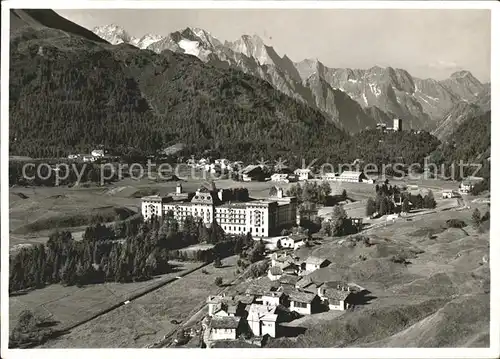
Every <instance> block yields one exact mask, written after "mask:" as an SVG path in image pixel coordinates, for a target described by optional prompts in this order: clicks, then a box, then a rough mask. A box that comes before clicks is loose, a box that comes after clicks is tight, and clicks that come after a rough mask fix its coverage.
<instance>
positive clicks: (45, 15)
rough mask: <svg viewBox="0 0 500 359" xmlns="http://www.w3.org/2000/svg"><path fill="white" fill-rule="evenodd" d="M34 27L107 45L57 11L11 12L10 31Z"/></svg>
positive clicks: (18, 10)
mask: <svg viewBox="0 0 500 359" xmlns="http://www.w3.org/2000/svg"><path fill="white" fill-rule="evenodd" d="M25 26H28V27H33V28H36V29H43V28H46V27H48V28H52V29H58V30H62V31H65V32H68V33H70V34H73V35H78V36H82V37H84V38H86V39H89V40H92V41H97V42H101V43H106V41H105V40H103V39H102V38H101V37H99V36H97V35H96V34H94V33H93V32H92V31H90V30H87V29H85V28H84V27H82V26H79V25H77V24H75V23H73V22H71V21H69V20H67V19H65V18H64V17H62V16H59V15H58V14H57V13H56V12H55V11H52V10H48V9H13V10H11V11H10V29H11V31H13V30H17V29H19V28H22V27H25Z"/></svg>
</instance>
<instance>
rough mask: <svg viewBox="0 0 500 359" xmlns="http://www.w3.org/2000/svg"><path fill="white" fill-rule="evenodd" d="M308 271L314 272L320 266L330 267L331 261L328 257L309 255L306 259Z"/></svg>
mask: <svg viewBox="0 0 500 359" xmlns="http://www.w3.org/2000/svg"><path fill="white" fill-rule="evenodd" d="M305 263H306V268H305V269H306V271H309V272H312V271H315V270H317V269H320V268H324V267H328V265H330V261H329V260H328V259H324V258H320V257H316V256H309V257H308V258H307V259H306V262H305Z"/></svg>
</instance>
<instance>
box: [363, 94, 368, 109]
mask: <svg viewBox="0 0 500 359" xmlns="http://www.w3.org/2000/svg"><path fill="white" fill-rule="evenodd" d="M363 100H364V101H365V104H366V106H368V99H367V98H366V94H365V93H364V92H363Z"/></svg>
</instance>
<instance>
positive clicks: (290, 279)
mask: <svg viewBox="0 0 500 359" xmlns="http://www.w3.org/2000/svg"><path fill="white" fill-rule="evenodd" d="M299 279H300V277H299V276H296V275H290V274H283V275H282V276H281V277H280V279H278V282H279V285H280V287H281V288H283V289H285V290H286V289H291V288H293V289H295V285H296V284H297V282H298V281H299Z"/></svg>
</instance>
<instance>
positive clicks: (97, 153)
mask: <svg viewBox="0 0 500 359" xmlns="http://www.w3.org/2000/svg"><path fill="white" fill-rule="evenodd" d="M90 154H91V155H92V156H94V157H104V150H93V151H92V152H91V153H90Z"/></svg>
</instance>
